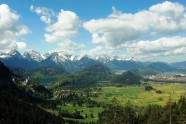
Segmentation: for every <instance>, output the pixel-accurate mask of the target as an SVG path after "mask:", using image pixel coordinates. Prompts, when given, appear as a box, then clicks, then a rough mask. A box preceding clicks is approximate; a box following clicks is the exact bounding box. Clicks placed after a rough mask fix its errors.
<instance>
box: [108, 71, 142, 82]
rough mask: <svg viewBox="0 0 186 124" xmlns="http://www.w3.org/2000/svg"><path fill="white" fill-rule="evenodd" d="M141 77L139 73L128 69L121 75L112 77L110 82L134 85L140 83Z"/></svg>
mask: <svg viewBox="0 0 186 124" xmlns="http://www.w3.org/2000/svg"><path fill="white" fill-rule="evenodd" d="M141 79H142V78H141V77H140V76H139V75H136V74H133V73H132V72H130V71H127V72H124V73H123V74H122V75H118V76H116V77H115V78H113V79H112V81H111V82H112V83H113V84H114V83H117V84H122V85H123V84H125V85H135V84H140V80H141Z"/></svg>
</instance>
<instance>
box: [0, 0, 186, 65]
mask: <svg viewBox="0 0 186 124" xmlns="http://www.w3.org/2000/svg"><path fill="white" fill-rule="evenodd" d="M0 5H1V6H0V12H1V16H0V17H1V18H0V22H3V23H2V26H1V25H0V33H1V35H2V36H0V38H1V37H2V38H1V40H0V45H1V46H0V49H1V50H4V49H11V48H17V49H18V50H19V51H21V52H24V51H26V50H29V49H34V50H36V51H39V52H47V51H68V52H69V53H72V54H82V55H83V54H88V55H91V56H95V57H96V56H99V55H101V54H108V55H111V56H114V55H118V56H120V57H121V58H124V59H127V58H131V57H134V58H135V59H136V60H140V61H167V62H173V61H185V60H184V56H185V53H186V37H185V34H186V27H185V26H184V25H186V10H185V7H186V1H185V0H171V1H164V0H140V1H139V0H76V1H75V0H16V2H15V0H0ZM5 10H8V11H6V12H7V14H6V15H8V16H7V17H5V15H3V11H5ZM14 15H16V16H14ZM3 18H6V20H10V21H7V22H4V21H5V19H4V20H3ZM3 24H4V25H6V24H7V25H11V26H9V27H6V26H3ZM7 31H8V32H10V34H9V33H8V34H7ZM8 36H9V37H8Z"/></svg>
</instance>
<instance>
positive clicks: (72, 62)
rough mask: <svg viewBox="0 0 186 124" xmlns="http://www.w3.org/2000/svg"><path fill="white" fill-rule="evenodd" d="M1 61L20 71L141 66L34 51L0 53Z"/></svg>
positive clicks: (107, 58) (109, 58)
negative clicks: (98, 65) (39, 68)
mask: <svg viewBox="0 0 186 124" xmlns="http://www.w3.org/2000/svg"><path fill="white" fill-rule="evenodd" d="M0 59H1V61H2V62H3V63H4V64H5V65H6V66H9V67H13V68H22V69H28V70H30V69H35V68H38V67H44V66H53V67H61V68H64V69H65V70H67V71H72V72H73V71H78V70H82V69H83V68H85V67H87V66H89V65H93V64H100V63H102V64H104V65H106V66H108V67H109V68H110V69H124V70H125V69H132V68H136V67H140V66H142V63H140V62H136V61H133V60H123V59H121V58H119V57H118V56H109V55H105V54H104V55H100V56H98V57H95V58H94V57H91V56H88V55H85V56H78V55H71V54H69V53H67V52H64V51H60V52H48V53H43V54H42V53H39V52H37V51H34V50H30V51H26V52H25V53H23V54H21V53H19V52H18V51H17V50H15V49H13V50H5V51H0Z"/></svg>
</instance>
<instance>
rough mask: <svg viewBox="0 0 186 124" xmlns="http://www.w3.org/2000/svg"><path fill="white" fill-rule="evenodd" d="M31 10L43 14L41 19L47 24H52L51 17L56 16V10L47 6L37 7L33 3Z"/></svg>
mask: <svg viewBox="0 0 186 124" xmlns="http://www.w3.org/2000/svg"><path fill="white" fill-rule="evenodd" d="M30 10H31V11H32V12H35V13H36V14H38V15H41V17H40V20H41V21H43V22H44V23H46V24H50V23H51V22H52V19H51V18H52V17H54V16H55V12H54V11H53V10H52V9H48V8H46V7H35V6H33V5H31V6H30Z"/></svg>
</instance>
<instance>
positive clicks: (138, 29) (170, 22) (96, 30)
mask: <svg viewBox="0 0 186 124" xmlns="http://www.w3.org/2000/svg"><path fill="white" fill-rule="evenodd" d="M83 26H84V28H85V29H86V30H88V31H89V32H90V33H91V34H92V42H93V43H102V44H105V45H107V46H109V47H118V46H120V45H122V44H124V43H126V42H127V41H134V40H137V39H138V38H139V37H141V36H143V35H156V36H157V35H170V34H174V33H178V32H181V31H185V30H186V12H185V8H184V6H183V5H181V4H179V3H172V2H168V1H165V2H163V3H160V4H157V5H153V6H151V7H150V8H149V9H148V10H143V11H139V12H137V13H134V14H128V13H122V12H121V11H118V10H116V9H115V8H114V7H113V13H112V14H111V15H109V16H108V17H107V18H102V19H92V20H90V21H88V22H85V23H84V25H83Z"/></svg>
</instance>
